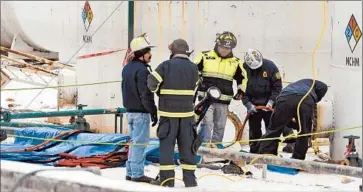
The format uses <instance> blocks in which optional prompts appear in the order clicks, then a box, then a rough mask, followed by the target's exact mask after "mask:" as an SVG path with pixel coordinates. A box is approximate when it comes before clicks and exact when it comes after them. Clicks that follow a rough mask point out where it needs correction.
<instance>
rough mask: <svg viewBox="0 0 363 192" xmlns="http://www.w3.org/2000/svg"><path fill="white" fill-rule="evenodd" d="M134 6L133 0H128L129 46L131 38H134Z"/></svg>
mask: <svg viewBox="0 0 363 192" xmlns="http://www.w3.org/2000/svg"><path fill="white" fill-rule="evenodd" d="M134 8H135V2H134V1H129V6H128V12H129V17H128V28H129V30H128V42H129V43H128V46H129V48H130V43H131V41H132V39H133V38H134V20H135V13H134Z"/></svg>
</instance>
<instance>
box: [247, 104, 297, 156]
mask: <svg viewBox="0 0 363 192" xmlns="http://www.w3.org/2000/svg"><path fill="white" fill-rule="evenodd" d="M271 114H272V112H271V111H263V110H258V111H257V113H254V114H253V115H251V116H250V117H249V119H248V124H249V127H250V130H249V140H254V139H260V138H261V137H262V129H261V121H262V120H263V121H264V123H265V128H266V129H267V127H268V124H269V123H270V117H271ZM292 133H293V131H292V129H289V128H285V129H283V132H282V134H283V136H287V135H289V134H292ZM249 145H250V153H257V152H258V142H256V141H251V142H249Z"/></svg>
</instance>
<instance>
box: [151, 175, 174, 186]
mask: <svg viewBox="0 0 363 192" xmlns="http://www.w3.org/2000/svg"><path fill="white" fill-rule="evenodd" d="M165 180H166V179H164V180H163V181H165ZM163 181H162V180H161V179H160V174H158V175H157V176H156V178H155V179H154V180H152V181H151V182H150V184H152V185H158V186H161V184H163V186H162V187H174V180H169V181H167V182H163Z"/></svg>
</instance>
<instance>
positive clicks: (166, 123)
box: [157, 117, 197, 187]
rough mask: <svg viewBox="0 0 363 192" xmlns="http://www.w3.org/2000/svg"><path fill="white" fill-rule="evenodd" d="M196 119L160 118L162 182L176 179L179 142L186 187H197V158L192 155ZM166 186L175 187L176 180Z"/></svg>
mask: <svg viewBox="0 0 363 192" xmlns="http://www.w3.org/2000/svg"><path fill="white" fill-rule="evenodd" d="M194 122H195V120H194V117H185V118H169V117H160V122H159V127H158V130H157V136H158V138H159V139H160V159H159V161H160V180H161V182H163V181H165V180H166V179H168V178H174V177H175V172H174V147H175V142H176V140H177V141H178V150H179V156H180V163H181V167H182V169H183V180H184V184H185V186H186V187H194V186H197V181H196V178H195V175H194V172H195V169H196V167H197V166H196V156H195V155H193V153H192V144H193V141H194V139H195V132H194V127H193V124H194ZM164 186H169V187H174V180H169V181H167V182H165V184H164Z"/></svg>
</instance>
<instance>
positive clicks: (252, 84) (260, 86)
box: [242, 49, 293, 153]
mask: <svg viewBox="0 0 363 192" xmlns="http://www.w3.org/2000/svg"><path fill="white" fill-rule="evenodd" d="M244 60H245V62H244V63H243V68H244V69H245V70H246V72H247V78H248V85H247V89H246V93H245V94H244V95H243V98H242V103H243V105H245V106H246V108H247V112H248V113H249V114H250V116H249V119H248V124H249V139H250V140H253V139H260V138H261V137H262V130H261V121H262V120H263V121H264V123H265V127H266V128H267V126H268V124H269V121H270V116H271V114H272V112H271V110H272V107H273V105H274V103H275V101H276V97H277V95H278V94H280V92H281V89H282V81H281V77H280V72H279V69H278V68H277V67H276V65H275V64H274V62H272V61H271V60H268V59H265V58H263V57H262V54H261V52H259V51H258V50H256V49H248V50H247V52H246V54H245V56H244ZM256 106H266V108H267V109H263V110H256ZM286 131H287V132H286ZM286 131H285V132H284V134H291V133H293V132H292V129H287V130H286ZM249 145H250V153H257V151H258V147H257V142H250V143H249Z"/></svg>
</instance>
